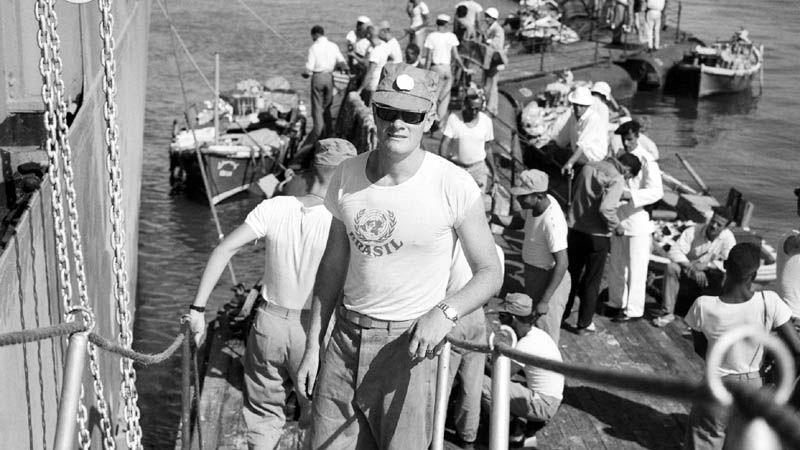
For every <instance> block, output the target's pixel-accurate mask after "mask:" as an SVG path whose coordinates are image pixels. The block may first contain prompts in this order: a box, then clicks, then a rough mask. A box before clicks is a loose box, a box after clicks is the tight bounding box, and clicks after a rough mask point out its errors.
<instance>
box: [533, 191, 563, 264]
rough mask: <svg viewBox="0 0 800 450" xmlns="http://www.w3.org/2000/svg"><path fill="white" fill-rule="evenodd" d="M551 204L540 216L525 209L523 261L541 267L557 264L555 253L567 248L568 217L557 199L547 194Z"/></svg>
mask: <svg viewBox="0 0 800 450" xmlns="http://www.w3.org/2000/svg"><path fill="white" fill-rule="evenodd" d="M547 198H548V199H549V200H550V206H548V207H547V209H545V210H544V212H543V213H542V214H541V215H539V216H534V215H533V214H531V211H530V210H526V211H525V238H524V240H523V241H522V261H523V262H525V264H530V265H532V266H534V267H538V268H540V269H545V270H549V269H552V268H553V267H554V266H555V265H556V260H555V259H554V258H553V253H555V252H559V251H561V250H564V249H566V248H567V230H568V227H567V219H566V218H565V217H564V213H563V212H562V211H561V207H560V206H559V205H558V202H557V201H556V199H554V198H553V197H552V196H551V195H550V194H548V195H547Z"/></svg>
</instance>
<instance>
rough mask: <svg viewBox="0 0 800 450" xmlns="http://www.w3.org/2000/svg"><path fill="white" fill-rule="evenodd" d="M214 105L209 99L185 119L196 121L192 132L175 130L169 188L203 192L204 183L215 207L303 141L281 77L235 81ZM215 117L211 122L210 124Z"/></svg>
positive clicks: (300, 110) (292, 97) (300, 108)
mask: <svg viewBox="0 0 800 450" xmlns="http://www.w3.org/2000/svg"><path fill="white" fill-rule="evenodd" d="M216 106H217V107H216V111H215V108H214V101H213V100H212V101H206V102H204V104H203V108H202V109H200V110H199V111H197V113H196V114H195V116H194V117H192V118H191V119H193V120H195V123H196V126H195V127H193V129H188V130H187V129H177V126H176V128H175V129H174V130H173V138H172V142H171V143H170V148H169V152H170V185H171V186H172V187H173V190H185V191H186V192H187V193H190V194H193V193H198V192H203V190H204V189H205V183H206V182H207V183H208V188H209V190H210V192H209V196H208V197H209V198H210V200H211V203H213V204H215V205H216V204H217V203H219V202H221V201H223V200H225V199H227V198H230V197H232V196H234V195H236V194H238V193H240V192H244V191H246V190H248V189H249V188H250V185H251V184H253V183H255V182H256V181H258V180H259V179H261V178H262V177H264V176H266V175H269V174H271V173H276V172H279V171H281V170H283V168H284V165H283V162H284V161H287V160H289V159H290V158H291V157H292V156H293V155H294V154H295V153H296V152H297V149H298V148H299V146H300V144H301V142H302V141H303V139H304V137H305V128H306V127H305V125H306V121H307V118H306V116H305V113H304V105H303V103H302V101H301V100H300V99H299V96H298V94H297V92H296V91H294V90H292V89H290V88H289V82H288V81H286V80H285V79H283V78H281V77H274V78H271V79H269V80H267V81H266V82H265V83H264V84H261V83H259V82H258V81H256V80H244V81H241V82H239V83H237V85H236V89H234V90H232V91H228V92H225V93H222V94H221V95H220V97H219V99H218V100H217V105H216ZM215 114H216V117H217V124H216V125H212V123H211V122H212V121H213V120H214V117H215ZM176 123H177V121H176ZM217 130H219V132H218V131H217ZM218 134H219V137H217V135H218ZM197 150H199V153H200V157H201V159H202V163H203V167H205V175H206V177H205V178H206V180H207V181H204V180H203V174H202V173H201V170H200V161H199V160H198V157H197Z"/></svg>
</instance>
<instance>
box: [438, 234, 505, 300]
mask: <svg viewBox="0 0 800 450" xmlns="http://www.w3.org/2000/svg"><path fill="white" fill-rule="evenodd" d="M494 249H495V251H497V258H498V259H499V260H500V277H501V278H502V277H504V276H505V273H506V265H505V262H506V254H505V253H504V252H503V249H502V248H500V246H499V245H497V244H494ZM470 279H472V268H471V267H470V266H469V262H468V261H467V256H466V255H464V249H462V248H461V241H460V240H458V241H456V248H455V250H453V262H452V263H451V264H450V280H448V281H447V291H446V292H447V295H450V294H452V293H453V292H456V291H458V290H459V289H461V288H463V287H464V286H466V285H467V283H469V280H470Z"/></svg>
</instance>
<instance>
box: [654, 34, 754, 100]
mask: <svg viewBox="0 0 800 450" xmlns="http://www.w3.org/2000/svg"><path fill="white" fill-rule="evenodd" d="M763 51H764V50H763V46H761V47H759V46H756V45H755V44H753V42H751V41H750V39H749V38H748V36H747V30H741V31H738V32H736V33H735V34H734V35H733V37H732V38H731V39H730V40H728V41H719V42H715V43H714V44H711V45H709V46H705V45H697V46H695V47H694V49H692V51H691V52H688V53H686V54H684V56H683V60H682V61H681V62H679V63H678V64H677V65H675V67H674V68H673V71H674V73H673V74H672V75H673V76H672V77H671V78H672V79H671V80H670V81H671V83H669V85H670V88H671V89H672V90H673V91H688V92H689V93H691V94H693V95H697V97H700V98H702V97H707V96H710V95H716V94H728V93H734V92H741V91H745V90H748V89H750V86H751V84H752V81H753V78H755V77H756V75H760V74H761V71H762V68H763V58H764V54H763Z"/></svg>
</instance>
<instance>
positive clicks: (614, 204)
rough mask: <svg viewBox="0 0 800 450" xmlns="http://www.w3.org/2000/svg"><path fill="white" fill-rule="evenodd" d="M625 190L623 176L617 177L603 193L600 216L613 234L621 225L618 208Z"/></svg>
mask: <svg viewBox="0 0 800 450" xmlns="http://www.w3.org/2000/svg"><path fill="white" fill-rule="evenodd" d="M624 189H625V183H624V181H623V179H622V177H621V176H615V177H614V178H612V180H611V184H610V185H609V186H608V188H607V189H606V191H605V192H604V193H603V199H602V200H601V201H600V214H601V215H602V216H603V219H605V222H606V227H608V231H611V232H613V231H614V230H616V228H617V226H618V225H619V223H620V222H619V217H618V216H617V208H618V207H619V200H620V198H621V197H622V191H623V190H624Z"/></svg>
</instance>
